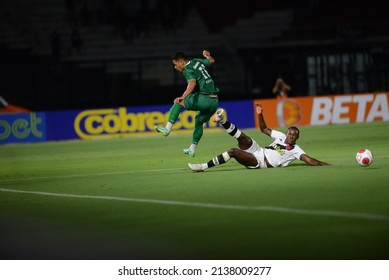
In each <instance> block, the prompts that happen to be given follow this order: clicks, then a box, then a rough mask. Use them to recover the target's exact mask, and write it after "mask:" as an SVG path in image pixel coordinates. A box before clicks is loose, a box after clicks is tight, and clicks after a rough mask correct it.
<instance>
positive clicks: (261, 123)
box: [255, 104, 271, 136]
mask: <svg viewBox="0 0 389 280" xmlns="http://www.w3.org/2000/svg"><path fill="white" fill-rule="evenodd" d="M255 110H256V112H257V115H258V123H259V128H260V129H261V131H262V133H264V134H267V135H269V136H270V134H271V129H270V128H268V127H267V125H266V122H265V119H264V118H263V115H262V113H263V108H262V104H255Z"/></svg>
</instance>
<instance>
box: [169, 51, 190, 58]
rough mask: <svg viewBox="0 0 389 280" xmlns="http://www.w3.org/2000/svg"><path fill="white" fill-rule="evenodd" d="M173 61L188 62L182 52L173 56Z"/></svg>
mask: <svg viewBox="0 0 389 280" xmlns="http://www.w3.org/2000/svg"><path fill="white" fill-rule="evenodd" d="M172 58H173V60H189V59H188V57H187V56H186V55H185V54H184V53H183V52H178V53H176V54H175V55H173V57H172Z"/></svg>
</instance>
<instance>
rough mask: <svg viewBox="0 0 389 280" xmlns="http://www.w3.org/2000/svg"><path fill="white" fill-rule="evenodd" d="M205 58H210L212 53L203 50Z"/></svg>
mask: <svg viewBox="0 0 389 280" xmlns="http://www.w3.org/2000/svg"><path fill="white" fill-rule="evenodd" d="M203 56H204V57H205V58H208V57H210V56H211V53H210V52H209V51H207V50H203Z"/></svg>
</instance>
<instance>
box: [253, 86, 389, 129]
mask: <svg viewBox="0 0 389 280" xmlns="http://www.w3.org/2000/svg"><path fill="white" fill-rule="evenodd" d="M388 100H389V92H384V93H366V94H342V95H328V96H315V97H313V96H309V97H295V98H283V99H280V98H275V99H255V100H254V101H253V102H254V104H255V103H261V104H262V105H263V110H264V115H265V120H266V124H267V126H268V127H289V126H292V125H295V126H301V125H327V124H347V123H363V122H375V121H389V107H388V104H389V102H388ZM254 113H255V112H254ZM255 126H256V127H258V119H257V117H256V116H255Z"/></svg>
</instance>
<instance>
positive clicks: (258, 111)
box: [255, 103, 262, 115]
mask: <svg viewBox="0 0 389 280" xmlns="http://www.w3.org/2000/svg"><path fill="white" fill-rule="evenodd" d="M255 110H256V111H257V114H258V115H261V114H262V104H260V103H257V104H255Z"/></svg>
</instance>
